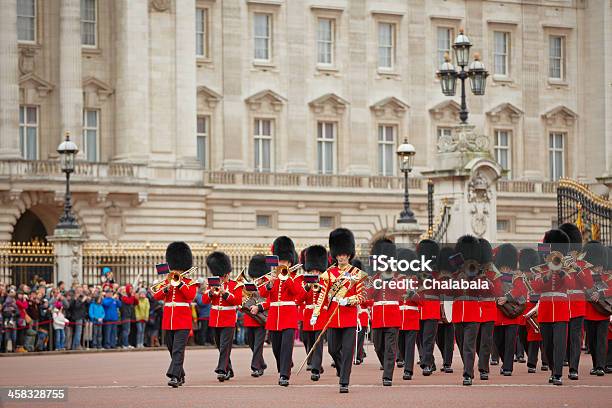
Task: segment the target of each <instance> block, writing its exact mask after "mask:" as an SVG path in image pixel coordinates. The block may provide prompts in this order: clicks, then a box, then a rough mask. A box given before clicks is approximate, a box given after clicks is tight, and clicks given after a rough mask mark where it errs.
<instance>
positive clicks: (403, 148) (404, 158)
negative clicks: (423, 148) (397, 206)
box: [397, 139, 416, 224]
mask: <svg viewBox="0 0 612 408" xmlns="http://www.w3.org/2000/svg"><path fill="white" fill-rule="evenodd" d="M415 154H416V151H415V150H414V146H413V145H411V144H410V143H408V140H407V139H404V143H402V144H401V145H400V146H399V147H398V148H397V157H398V159H399V166H400V170H401V171H402V173H404V210H403V211H402V212H401V213H400V218H399V219H398V220H397V222H398V223H401V224H404V223H416V218H414V213H413V212H412V210H411V209H410V199H409V196H408V173H410V172H411V171H412V166H413V164H414V155H415Z"/></svg>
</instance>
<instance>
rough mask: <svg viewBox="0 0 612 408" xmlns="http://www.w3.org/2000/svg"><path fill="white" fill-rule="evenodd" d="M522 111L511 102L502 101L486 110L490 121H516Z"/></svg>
mask: <svg viewBox="0 0 612 408" xmlns="http://www.w3.org/2000/svg"><path fill="white" fill-rule="evenodd" d="M522 115H523V111H522V110H520V109H519V108H517V107H516V106H514V105H513V104H511V103H508V102H506V103H502V104H499V105H497V106H496V107H494V108H493V109H491V110H490V111H488V112H487V116H489V118H490V119H491V122H492V123H502V122H506V123H517V122H518V120H519V119H520V117H521V116H522Z"/></svg>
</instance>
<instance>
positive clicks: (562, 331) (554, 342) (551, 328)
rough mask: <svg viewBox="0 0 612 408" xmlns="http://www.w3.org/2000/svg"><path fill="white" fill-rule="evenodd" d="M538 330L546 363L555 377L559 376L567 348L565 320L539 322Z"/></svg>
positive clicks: (561, 373)
mask: <svg viewBox="0 0 612 408" xmlns="http://www.w3.org/2000/svg"><path fill="white" fill-rule="evenodd" d="M540 332H541V333H542V345H543V346H544V352H545V353H546V360H547V361H548V365H549V366H550V369H551V370H552V373H553V375H554V376H555V377H561V376H562V375H563V358H564V357H565V351H566V349H567V322H554V323H552V322H551V323H540Z"/></svg>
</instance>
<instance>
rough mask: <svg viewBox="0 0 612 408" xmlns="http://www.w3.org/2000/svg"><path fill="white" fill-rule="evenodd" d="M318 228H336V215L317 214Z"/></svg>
mask: <svg viewBox="0 0 612 408" xmlns="http://www.w3.org/2000/svg"><path fill="white" fill-rule="evenodd" d="M319 228H322V229H326V230H330V229H334V228H336V217H335V216H333V215H319Z"/></svg>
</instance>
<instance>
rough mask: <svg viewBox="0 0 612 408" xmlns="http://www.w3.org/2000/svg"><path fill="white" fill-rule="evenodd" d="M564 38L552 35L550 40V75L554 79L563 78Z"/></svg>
mask: <svg viewBox="0 0 612 408" xmlns="http://www.w3.org/2000/svg"><path fill="white" fill-rule="evenodd" d="M564 42H565V41H564V38H563V37H561V36H558V35H551V36H550V37H549V40H548V77H549V78H553V79H563V76H564V75H565V73H564V72H563V71H564V65H565V64H564V63H565V61H564V59H565V50H564V45H565V44H564Z"/></svg>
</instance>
